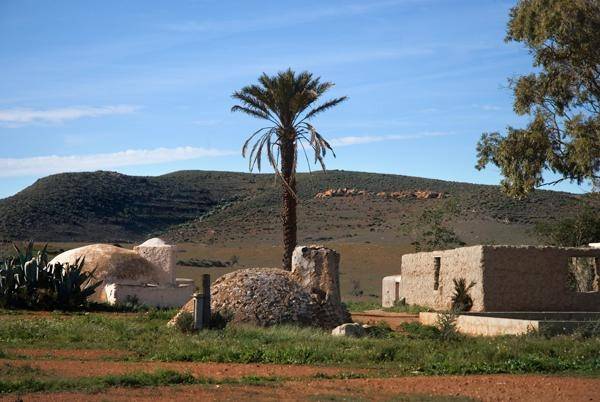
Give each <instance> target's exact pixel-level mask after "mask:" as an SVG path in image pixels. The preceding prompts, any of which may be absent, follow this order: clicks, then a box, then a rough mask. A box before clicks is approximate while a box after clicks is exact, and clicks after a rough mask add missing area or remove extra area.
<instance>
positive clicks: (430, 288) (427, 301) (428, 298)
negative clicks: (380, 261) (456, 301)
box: [399, 246, 484, 311]
mask: <svg viewBox="0 0 600 402" xmlns="http://www.w3.org/2000/svg"><path fill="white" fill-rule="evenodd" d="M436 258H439V278H438V281H437V282H438V286H437V289H435V282H436V280H435V269H436ZM482 260H483V246H473V247H462V248H458V249H455V250H446V251H432V252H427V253H416V254H405V255H403V256H402V279H401V281H400V295H399V296H400V299H402V298H405V300H406V303H407V304H416V305H420V306H426V307H430V308H433V309H436V310H447V309H450V307H451V304H452V302H451V297H452V293H453V292H454V283H453V281H452V280H453V279H458V278H465V279H466V281H467V283H470V282H471V281H473V282H475V286H474V287H473V288H472V289H471V291H470V294H471V297H472V299H473V307H472V309H471V310H472V311H483V309H484V298H483V269H482Z"/></svg>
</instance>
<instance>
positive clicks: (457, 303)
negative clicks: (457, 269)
mask: <svg viewBox="0 0 600 402" xmlns="http://www.w3.org/2000/svg"><path fill="white" fill-rule="evenodd" d="M452 282H454V291H453V293H452V297H451V300H452V311H453V312H457V313H459V312H463V311H469V310H471V307H473V299H472V298H471V295H470V293H469V291H470V290H471V289H472V288H473V287H474V286H475V282H471V283H469V284H468V285H467V280H466V279H465V278H458V279H452Z"/></svg>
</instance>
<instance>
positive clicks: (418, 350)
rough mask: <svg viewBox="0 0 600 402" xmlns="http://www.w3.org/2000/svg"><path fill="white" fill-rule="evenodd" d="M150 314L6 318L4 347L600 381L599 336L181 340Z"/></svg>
mask: <svg viewBox="0 0 600 402" xmlns="http://www.w3.org/2000/svg"><path fill="white" fill-rule="evenodd" d="M166 321H167V320H166V319H162V318H160V319H159V318H152V317H151V316H148V315H147V314H139V315H133V316H132V315H128V316H126V317H124V316H119V315H106V314H97V313H90V314H86V315H62V314H61V315H57V316H55V317H53V316H50V317H44V318H34V319H18V320H15V319H14V317H13V316H0V344H2V345H3V347H4V348H30V347H36V348H45V347H51V348H55V349H56V348H70V349H73V348H81V349H86V348H87V349H90V348H93V349H121V350H128V351H131V352H133V353H134V356H136V358H137V359H142V360H153V361H197V362H226V363H277V364H325V365H342V366H345V367H361V368H364V367H373V368H382V369H390V370H393V371H394V373H396V374H398V375H401V374H404V375H410V374H411V373H412V372H419V373H423V374H468V373H470V374H490V373H559V372H561V373H562V372H570V373H581V374H584V373H586V374H594V373H595V374H600V355H599V354H598V350H600V337H596V336H590V337H585V338H584V337H577V336H557V337H553V338H549V339H547V338H544V337H531V336H505V337H495V338H484V337H466V336H461V337H458V338H456V339H455V340H453V341H452V342H443V341H441V339H442V338H443V336H444V335H442V331H440V329H438V328H435V327H426V326H422V325H419V324H405V325H403V326H402V331H403V332H402V333H397V332H391V333H388V334H386V335H385V336H382V337H365V338H360V339H349V338H336V337H332V336H331V335H330V334H329V333H328V332H326V331H323V330H319V329H315V328H298V327H291V326H281V327H271V328H255V327H243V326H228V327H226V328H224V329H222V330H202V331H198V332H197V333H194V334H182V333H181V332H179V331H177V330H176V329H174V328H168V327H167V326H166Z"/></svg>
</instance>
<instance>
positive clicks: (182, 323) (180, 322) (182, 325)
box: [175, 311, 194, 333]
mask: <svg viewBox="0 0 600 402" xmlns="http://www.w3.org/2000/svg"><path fill="white" fill-rule="evenodd" d="M175 328H177V329H178V330H180V331H181V332H184V333H191V332H194V315H193V314H192V313H190V312H188V311H183V312H182V313H181V314H179V315H178V316H177V319H176V320H175Z"/></svg>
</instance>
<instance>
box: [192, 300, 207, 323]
mask: <svg viewBox="0 0 600 402" xmlns="http://www.w3.org/2000/svg"><path fill="white" fill-rule="evenodd" d="M193 298H194V313H193V314H194V329H202V328H204V317H203V312H204V297H203V295H201V294H199V293H194V296H193Z"/></svg>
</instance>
